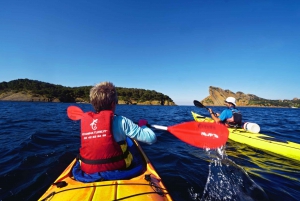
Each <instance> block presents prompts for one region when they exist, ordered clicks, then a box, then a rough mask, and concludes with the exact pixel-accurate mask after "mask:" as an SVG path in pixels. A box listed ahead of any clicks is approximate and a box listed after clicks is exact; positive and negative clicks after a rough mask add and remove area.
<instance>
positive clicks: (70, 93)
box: [0, 79, 175, 105]
mask: <svg viewBox="0 0 300 201" xmlns="http://www.w3.org/2000/svg"><path fill="white" fill-rule="evenodd" d="M91 87H92V86H82V87H65V86H62V85H56V84H50V83H46V82H41V81H37V80H30V79H17V80H12V81H9V82H1V83H0V95H1V94H5V93H11V92H13V93H14V94H16V93H23V94H24V93H26V94H31V97H38V100H39V101H46V102H87V103H88V102H89V92H90V89H91ZM116 89H117V93H118V97H119V103H121V104H148V105H151V104H156V105H175V103H174V102H173V100H172V99H171V98H170V97H169V96H167V95H164V94H162V93H159V92H156V91H154V90H145V89H136V88H123V87H116ZM0 100H1V99H0ZM31 100H32V101H34V100H35V99H34V98H31Z"/></svg>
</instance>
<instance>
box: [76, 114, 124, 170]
mask: <svg viewBox="0 0 300 201" xmlns="http://www.w3.org/2000/svg"><path fill="white" fill-rule="evenodd" d="M113 116H114V114H113V112H112V111H110V110H105V111H101V112H100V113H98V114H95V113H93V112H87V113H84V115H83V117H82V119H81V148H80V160H81V169H82V170H83V171H84V172H85V173H89V174H92V173H96V172H103V171H107V170H117V169H125V168H126V163H125V160H124V158H126V155H124V154H123V151H122V149H121V147H120V145H119V144H118V143H117V142H116V141H115V139H114V136H113V134H112V120H113ZM126 150H127V149H126Z"/></svg>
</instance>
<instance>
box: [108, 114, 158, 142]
mask: <svg viewBox="0 0 300 201" xmlns="http://www.w3.org/2000/svg"><path fill="white" fill-rule="evenodd" d="M113 132H116V134H117V135H123V136H128V137H130V138H133V139H135V140H137V141H140V142H144V143H147V144H153V143H155V142H156V140H157V138H156V135H155V133H154V132H153V131H152V130H151V129H150V128H148V127H147V126H146V125H144V126H142V127H140V126H138V125H137V124H135V123H133V122H132V121H131V120H130V119H128V118H126V117H122V116H118V117H117V118H115V119H114V125H113ZM114 135H115V133H114ZM119 137H120V136H119ZM116 140H117V139H116ZM117 141H118V140H117Z"/></svg>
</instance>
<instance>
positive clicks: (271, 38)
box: [0, 0, 300, 105]
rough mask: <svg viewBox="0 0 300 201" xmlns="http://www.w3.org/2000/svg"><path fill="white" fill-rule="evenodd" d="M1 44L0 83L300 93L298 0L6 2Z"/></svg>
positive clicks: (200, 95) (195, 95) (171, 92)
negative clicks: (30, 81)
mask: <svg viewBox="0 0 300 201" xmlns="http://www.w3.org/2000/svg"><path fill="white" fill-rule="evenodd" d="M0 47H1V48H0V68H1V72H0V82H3V81H6V82H8V81H11V80H14V79H19V78H28V79H33V80H39V81H44V82H49V83H53V84H60V85H63V86H71V87H73V86H89V85H94V84H96V83H98V82H101V81H111V82H113V83H114V84H115V85H116V86H118V87H127V88H141V89H149V90H155V91H157V92H161V93H163V94H166V95H168V96H169V97H170V98H172V99H173V100H174V101H175V103H176V104H178V105H192V104H193V100H195V99H196V100H202V99H204V98H205V97H207V96H208V95H209V91H208V89H209V86H214V87H220V88H222V89H229V90H231V91H233V92H234V93H236V92H237V91H242V92H244V93H246V94H255V95H257V96H259V97H261V98H267V99H293V98H295V97H297V98H300V87H299V86H300V79H299V77H300V76H299V71H300V1H298V0H286V1H283V0H192V1H184V0H151V1H137V0H135V1H134V0H126V1H124V0H123V1H114V0H110V1H100V0H99V1H83V0H80V1H79V0H72V1H71V0H68V1H67V0H65V1H58V0H51V1H41V0H35V1H34V0H29V1H23V0H19V1H16V0H9V1H8V0H7V1H1V2H0Z"/></svg>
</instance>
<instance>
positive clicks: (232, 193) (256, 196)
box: [189, 146, 269, 201]
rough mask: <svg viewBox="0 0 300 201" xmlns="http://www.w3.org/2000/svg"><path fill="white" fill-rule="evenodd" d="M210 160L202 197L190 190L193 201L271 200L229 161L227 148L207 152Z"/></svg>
mask: <svg viewBox="0 0 300 201" xmlns="http://www.w3.org/2000/svg"><path fill="white" fill-rule="evenodd" d="M205 151H206V152H207V154H208V156H209V158H210V164H209V175H208V178H207V181H206V185H205V188H204V192H203V195H202V197H200V194H199V193H195V192H194V189H193V188H191V189H189V193H190V196H191V198H192V199H193V200H199V201H217V200H220V201H227V200H228V201H229V200H230V201H265V200H269V199H268V196H267V195H266V193H265V192H264V190H263V189H262V188H261V187H260V186H259V185H257V184H256V183H255V182H254V181H253V180H252V179H251V178H250V176H249V175H248V174H247V172H246V171H245V170H244V169H243V168H242V167H240V166H239V165H237V164H235V163H234V162H233V161H232V160H230V159H228V157H227V154H226V152H225V146H223V147H220V148H218V149H214V150H210V149H206V150H205Z"/></svg>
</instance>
